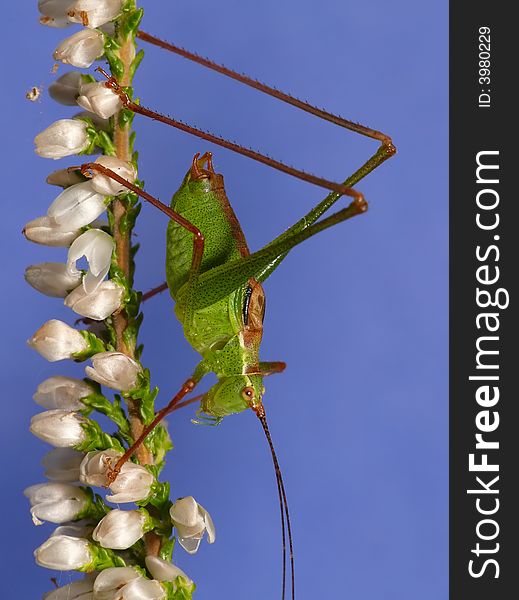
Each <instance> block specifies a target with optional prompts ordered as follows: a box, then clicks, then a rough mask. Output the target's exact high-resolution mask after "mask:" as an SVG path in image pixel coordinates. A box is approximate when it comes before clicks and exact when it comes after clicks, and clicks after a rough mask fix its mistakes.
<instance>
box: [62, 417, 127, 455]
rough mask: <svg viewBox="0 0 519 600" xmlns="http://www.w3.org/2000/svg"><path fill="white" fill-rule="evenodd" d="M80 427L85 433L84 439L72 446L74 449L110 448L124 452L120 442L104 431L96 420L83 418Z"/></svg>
mask: <svg viewBox="0 0 519 600" xmlns="http://www.w3.org/2000/svg"><path fill="white" fill-rule="evenodd" d="M81 428H82V429H83V431H84V432H85V433H86V439H85V441H84V442H81V444H77V445H76V446H74V449H75V450H78V451H79V452H90V451H92V450H108V449H109V448H112V449H114V450H117V451H118V452H124V448H123V446H122V445H121V442H120V441H119V440H118V439H117V438H115V437H113V436H111V435H109V434H108V433H105V432H104V431H103V430H102V429H101V426H100V425H99V423H97V422H96V421H92V419H85V421H84V422H83V423H82V424H81Z"/></svg>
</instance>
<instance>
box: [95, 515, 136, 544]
mask: <svg viewBox="0 0 519 600" xmlns="http://www.w3.org/2000/svg"><path fill="white" fill-rule="evenodd" d="M145 521H146V518H145V516H144V515H143V514H142V512H141V511H140V510H119V509H114V510H111V511H110V512H109V513H108V514H107V515H106V517H103V518H102V519H101V520H100V521H99V523H98V525H97V527H96V528H95V529H94V533H93V534H92V538H93V539H94V541H96V542H99V544H100V545H101V546H102V547H103V548H111V549H112V550H126V549H127V548H129V547H130V546H133V544H135V542H137V541H138V540H140V539H141V538H142V536H143V535H144V524H145Z"/></svg>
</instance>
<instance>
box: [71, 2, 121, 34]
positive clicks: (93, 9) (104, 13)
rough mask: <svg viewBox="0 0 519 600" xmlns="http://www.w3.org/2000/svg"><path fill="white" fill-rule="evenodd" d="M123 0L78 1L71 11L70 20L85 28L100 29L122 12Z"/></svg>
mask: <svg viewBox="0 0 519 600" xmlns="http://www.w3.org/2000/svg"><path fill="white" fill-rule="evenodd" d="M121 7H122V0H78V1H77V2H75V3H74V4H73V6H71V7H70V9H69V13H68V15H69V19H70V20H71V21H72V22H73V23H82V24H83V25H84V26H85V27H91V28H95V27H99V26H100V25H104V24H105V23H108V21H111V20H112V19H115V17H117V15H118V14H119V13H120V12H121Z"/></svg>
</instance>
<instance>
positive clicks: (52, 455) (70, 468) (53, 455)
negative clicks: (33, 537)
mask: <svg viewBox="0 0 519 600" xmlns="http://www.w3.org/2000/svg"><path fill="white" fill-rule="evenodd" d="M84 457H85V455H84V454H83V452H76V450H73V449H72V448H54V449H53V450H50V451H49V452H47V454H45V456H44V457H43V458H42V461H41V464H42V465H43V467H44V469H45V472H44V475H45V477H47V479H50V480H51V481H59V482H61V483H72V482H73V481H79V466H80V465H81V461H82V460H83V458H84ZM79 537H81V536H79Z"/></svg>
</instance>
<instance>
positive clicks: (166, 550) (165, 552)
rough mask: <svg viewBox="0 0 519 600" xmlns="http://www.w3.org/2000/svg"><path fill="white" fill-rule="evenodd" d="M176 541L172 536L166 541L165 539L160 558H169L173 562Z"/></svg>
mask: <svg viewBox="0 0 519 600" xmlns="http://www.w3.org/2000/svg"><path fill="white" fill-rule="evenodd" d="M175 542H176V539H175V538H171V539H168V540H166V541H163V542H162V544H161V546H160V551H159V558H162V560H167V561H168V562H171V560H172V558H173V548H174V547H175Z"/></svg>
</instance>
